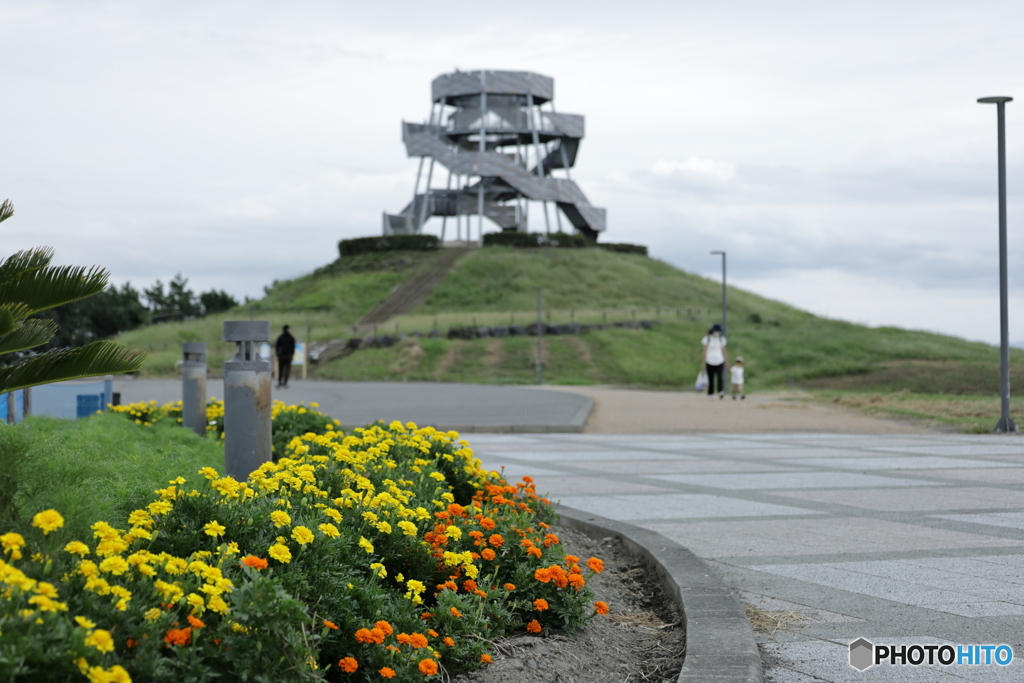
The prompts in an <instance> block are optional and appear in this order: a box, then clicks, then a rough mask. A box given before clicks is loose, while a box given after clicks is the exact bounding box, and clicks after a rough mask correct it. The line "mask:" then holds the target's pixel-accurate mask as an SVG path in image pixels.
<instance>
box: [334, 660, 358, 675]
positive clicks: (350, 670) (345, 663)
mask: <svg viewBox="0 0 1024 683" xmlns="http://www.w3.org/2000/svg"><path fill="white" fill-rule="evenodd" d="M338 668H339V669H341V670H342V671H344V672H345V673H347V674H354V673H355V672H356V671H357V670H358V669H359V662H357V661H356V659H355V657H344V658H342V659H339V660H338Z"/></svg>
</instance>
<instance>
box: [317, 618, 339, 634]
mask: <svg viewBox="0 0 1024 683" xmlns="http://www.w3.org/2000/svg"><path fill="white" fill-rule="evenodd" d="M321 621H323V622H324V626H326V627H327V628H329V629H331V630H332V631H337V630H338V625H337V624H335V623H334V622H333V621H327V620H326V619H322V620H321Z"/></svg>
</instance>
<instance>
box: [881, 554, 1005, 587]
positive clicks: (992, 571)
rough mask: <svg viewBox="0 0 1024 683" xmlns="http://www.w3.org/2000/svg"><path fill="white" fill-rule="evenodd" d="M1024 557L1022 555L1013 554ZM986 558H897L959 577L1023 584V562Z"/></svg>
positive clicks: (906, 562)
mask: <svg viewBox="0 0 1024 683" xmlns="http://www.w3.org/2000/svg"><path fill="white" fill-rule="evenodd" d="M1015 557H1021V558H1022V559H1024V556H1015ZM987 559H988V558H977V557H942V558H938V557H935V558H919V559H913V560H899V561H900V562H902V563H904V564H912V565H918V566H922V567H932V568H936V569H941V570H944V571H947V572H950V573H953V574H956V575H958V576H960V577H961V580H963V577H973V578H983V579H992V580H995V581H1002V582H1004V583H1013V584H1021V585H1024V563H1021V564H1020V565H1019V566H1014V565H1010V564H1001V563H995V562H987V561H985V560H987Z"/></svg>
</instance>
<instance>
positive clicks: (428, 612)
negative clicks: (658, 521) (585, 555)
mask: <svg viewBox="0 0 1024 683" xmlns="http://www.w3.org/2000/svg"><path fill="white" fill-rule="evenodd" d="M297 414H301V413H297ZM318 415H319V414H318ZM319 417H320V418H322V417H324V416H322V415H319ZM146 421H147V420H142V422H146ZM321 424H325V423H323V422H322V421H321ZM156 493H157V494H158V498H157V499H156V500H154V501H153V502H151V503H150V504H149V505H147V506H146V507H145V509H140V510H136V511H135V512H133V513H131V515H129V516H128V519H127V522H128V523H127V524H126V525H124V526H126V527H127V528H124V529H122V528H115V527H114V526H112V525H110V524H108V523H106V522H104V521H97V522H96V523H95V524H93V525H92V530H93V538H91V539H81V538H78V539H76V538H71V537H69V536H67V535H66V533H65V530H64V520H63V519H62V518H61V516H60V514H59V513H58V512H56V511H53V510H47V511H43V512H41V513H39V514H37V515H36V516H35V518H34V519H33V524H32V527H30V528H27V529H21V530H18V531H11V532H8V533H6V534H3V535H0V544H2V548H3V553H4V558H5V561H2V562H0V581H2V582H3V584H4V585H5V587H6V590H5V591H4V592H3V600H0V675H2V676H4V677H6V678H7V679H9V680H31V681H66V680H76V679H82V680H84V678H88V679H89V680H91V681H94V682H97V683H98V682H102V681H116V682H118V683H121V682H122V681H129V680H133V679H134V680H136V681H208V680H209V681H212V680H252V681H291V680H295V681H299V680H330V681H347V680H352V681H356V680H358V681H373V680H384V679H394V680H396V681H402V680H408V681H422V680H427V679H431V678H432V677H440V676H441V674H442V670H447V672H448V673H454V672H458V671H461V670H468V669H473V668H476V667H478V666H480V665H481V664H482V663H486V662H488V661H490V655H489V654H488V651H489V649H490V647H491V641H493V640H494V639H495V638H497V637H500V636H502V635H505V634H508V633H513V632H522V631H523V630H525V631H527V632H532V633H544V632H548V631H550V630H552V629H564V630H566V631H573V630H574V629H576V628H578V627H579V626H581V625H582V624H583V623H584V622H585V620H586V619H587V618H588V616H590V615H592V614H593V613H595V611H604V610H605V609H606V608H605V606H604V605H603V603H596V605H592V603H591V601H592V598H593V596H592V594H591V593H590V591H589V589H588V588H587V587H586V582H587V579H588V578H589V577H590V576H591V575H592V574H593V573H594V572H599V571H601V569H602V564H601V562H600V560H597V559H596V558H591V559H590V560H588V561H587V562H582V561H581V560H580V559H579V558H577V557H573V556H566V555H565V554H564V552H563V551H562V549H561V546H560V544H559V541H558V538H557V537H556V536H555V535H554V534H551V533H549V531H548V523H549V522H550V521H551V518H552V512H551V508H550V507H549V506H548V503H547V501H546V500H544V499H542V498H540V497H538V496H537V494H536V492H535V491H534V488H533V485H532V483H531V482H530V480H529V479H528V478H524V481H523V482H522V483H519V484H517V485H515V486H511V485H509V484H507V483H506V482H505V481H503V480H502V479H501V478H500V477H499V476H498V475H497V474H496V473H488V472H485V471H484V470H483V469H482V468H481V467H480V462H479V461H478V460H476V459H475V458H474V457H473V453H472V451H471V450H470V449H469V448H468V447H467V444H466V443H465V442H464V441H460V440H459V438H458V435H457V434H455V433H454V432H448V433H441V432H438V431H436V430H434V429H432V428H429V427H428V428H424V429H418V428H416V427H415V425H412V424H409V425H402V424H400V423H397V422H395V423H392V424H391V425H389V426H382V425H375V426H372V427H369V428H367V429H364V430H355V432H354V433H352V434H349V435H345V434H342V433H341V432H337V431H326V432H325V433H323V434H313V433H309V434H305V435H303V436H299V437H296V438H294V439H293V440H292V441H291V443H289V444H288V446H287V448H286V451H285V453H284V457H282V458H280V459H279V460H278V461H277V462H274V463H266V464H265V465H263V466H262V467H261V468H260V469H259V470H257V471H256V472H254V473H253V474H252V475H251V476H250V478H249V479H248V481H246V482H238V481H235V480H233V479H231V478H230V477H222V476H220V474H219V473H218V472H216V471H215V470H214V469H212V468H203V469H202V470H200V471H199V473H198V476H195V475H194V476H192V477H190V478H188V479H186V478H185V477H179V478H176V479H174V480H173V481H171V482H170V484H169V486H167V487H166V488H163V489H160V490H159V491H157V492H156ZM19 532H20V533H19Z"/></svg>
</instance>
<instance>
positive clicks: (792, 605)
mask: <svg viewBox="0 0 1024 683" xmlns="http://www.w3.org/2000/svg"><path fill="white" fill-rule="evenodd" d="M740 600H742V601H743V602H745V603H748V604H751V605H753V606H754V607H756V608H758V609H760V610H764V611H766V612H797V613H799V614H803V615H804V616H805V617H807V622H802V623H798V624H796V625H795V627H796V628H801V627H803V626H806V625H807V623H808V622H809V623H816V624H839V623H846V622H863V621H864V620H863V619H859V618H857V617H851V616H849V615H847V614H839V613H838V612H830V611H828V610H823V609H818V608H816V607H811V606H809V605H801V604H799V603H796V602H789V601H787V600H779V599H778V598H772V597H769V596H767V595H760V594H758V593H748V592H747V591H740Z"/></svg>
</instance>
